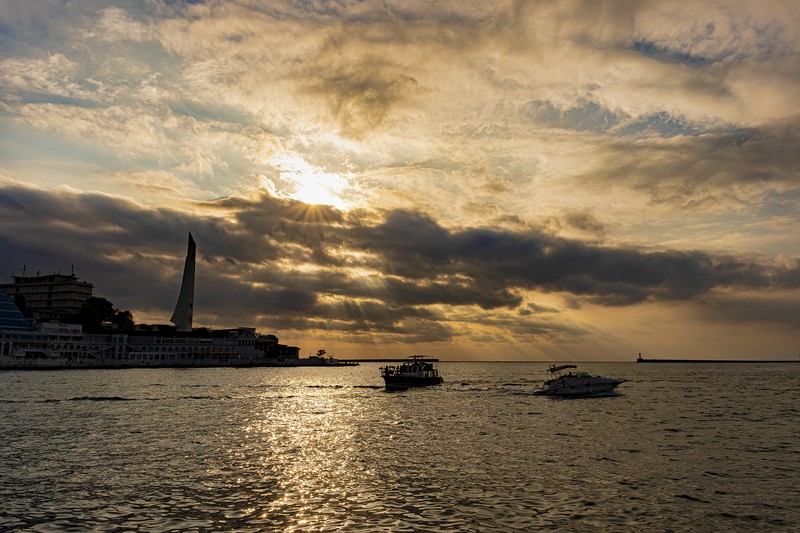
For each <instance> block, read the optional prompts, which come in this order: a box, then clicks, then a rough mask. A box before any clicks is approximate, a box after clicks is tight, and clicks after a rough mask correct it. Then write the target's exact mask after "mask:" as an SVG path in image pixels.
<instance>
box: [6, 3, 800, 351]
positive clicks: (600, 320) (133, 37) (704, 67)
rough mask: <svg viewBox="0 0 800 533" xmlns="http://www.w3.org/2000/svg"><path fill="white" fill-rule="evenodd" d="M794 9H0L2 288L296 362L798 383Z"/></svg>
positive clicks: (798, 50)
mask: <svg viewBox="0 0 800 533" xmlns="http://www.w3.org/2000/svg"><path fill="white" fill-rule="evenodd" d="M798 28H800V3H798V2H795V1H793V0H783V1H775V0H762V1H760V2H750V1H743V0H730V1H727V0H726V1H720V0H709V1H706V2H685V1H677V2H672V1H667V0H657V1H634V0H620V1H615V2H595V1H580V0H573V1H512V2H468V1H454V2H446V1H442V2H439V1H430V0H427V1H414V0H411V1H408V0H403V1H380V2H377V1H376V2H372V1H348V0H342V1H331V2H326V1H311V0H308V1H296V2H281V1H279V0H275V1H255V0H237V1H208V2H202V1H197V2H188V1H186V2H182V1H167V0H160V1H159V0H145V1H119V2H114V1H107V2H99V1H92V0H81V1H56V0H37V1H35V2H30V1H29V0H4V1H3V2H2V3H0V276H1V277H0V282H3V283H9V282H10V281H11V276H12V274H13V275H21V274H22V271H23V268H25V269H26V273H27V274H28V275H33V274H35V273H36V272H40V273H41V274H50V273H55V272H60V273H69V272H72V271H73V269H74V273H75V274H76V275H77V276H78V277H79V278H80V279H82V280H85V281H89V282H91V283H93V284H94V294H95V296H99V297H103V298H106V299H108V300H110V301H111V302H112V303H113V304H114V305H115V307H117V308H119V309H121V310H130V311H131V312H132V313H133V317H134V320H135V321H136V322H137V323H162V324H163V323H168V322H169V317H170V316H171V314H172V311H173V310H174V306H175V303H176V301H177V297H178V292H179V289H180V281H181V274H182V268H183V262H184V258H185V255H186V244H187V239H188V234H189V232H191V233H192V235H193V237H194V239H195V241H196V243H197V254H198V255H197V257H198V261H197V280H196V283H195V306H194V310H195V311H194V325H195V326H196V327H197V326H205V327H212V328H225V327H237V326H248V327H257V328H258V329H259V331H261V332H262V333H273V334H275V335H277V336H278V337H279V338H280V341H281V342H282V343H287V344H292V345H296V346H300V347H301V355H302V356H306V355H309V354H313V353H316V351H317V350H318V349H325V350H326V351H327V352H328V353H332V354H334V355H335V356H336V357H339V358H359V357H405V356H407V355H411V354H427V355H433V356H437V357H440V358H441V359H443V360H448V359H449V360H470V359H482V360H542V361H566V360H570V361H580V360H605V361H614V360H617V361H632V360H633V359H634V358H635V357H636V355H637V354H638V353H640V352H641V353H643V354H644V355H645V356H650V357H681V358H725V357H728V358H754V359H757V358H765V359H777V358H780V359H782V358H787V359H796V358H797V357H798V353H800V312H799V311H800V309H799V307H800V305H799V304H800V99H798V97H797V95H798V89H797V88H798V86H800V31H798Z"/></svg>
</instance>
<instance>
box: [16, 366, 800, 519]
mask: <svg viewBox="0 0 800 533" xmlns="http://www.w3.org/2000/svg"><path fill="white" fill-rule="evenodd" d="M378 366H379V365H377V364H371V363H370V364H363V365H361V366H359V367H341V368H262V369H238V370H237V369H191V370H108V371H104V370H81V371H57V372H0V530H13V531H16V530H19V531H115V530H124V531H136V530H138V531H188V530H195V531H215V530H235V531H381V530H383V531H513V530H522V531H530V530H536V529H557V530H585V531H595V530H598V529H599V530H608V531H625V530H639V531H690V530H695V531H723V530H727V531H731V530H734V531H744V530H752V529H756V530H776V531H784V530H787V531H788V530H798V529H800V503H798V502H800V445H798V437H800V431H799V430H798V428H800V404H798V400H799V399H800V392H799V391H800V365H797V364H795V365H792V364H786V365H780V364H763V365H755V364H753V365H751V364H736V365H727V364H716V365H705V364H695V365H682V364H664V365H642V364H634V363H630V364H585V365H581V369H585V370H589V371H592V372H596V373H600V374H604V375H610V376H617V377H623V378H626V379H628V380H629V381H628V382H627V383H625V384H623V385H622V386H621V387H620V388H619V391H620V394H618V395H616V396H612V397H605V398H592V399H582V400H559V399H552V398H545V397H539V396H533V395H531V394H530V391H531V390H532V389H533V388H534V387H535V386H536V385H537V384H538V382H539V381H540V378H541V377H543V376H542V374H543V373H544V369H545V368H546V365H545V364H543V363H441V364H440V365H439V367H440V371H441V372H442V374H443V375H444V377H445V380H446V381H445V384H444V385H443V386H440V387H435V388H429V389H418V390H409V391H405V392H399V393H387V392H385V391H384V390H383V389H382V387H381V381H380V378H379V374H378Z"/></svg>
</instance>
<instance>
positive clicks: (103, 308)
mask: <svg viewBox="0 0 800 533" xmlns="http://www.w3.org/2000/svg"><path fill="white" fill-rule="evenodd" d="M78 318H79V320H80V323H81V324H82V325H83V330H84V331H85V332H87V333H99V332H101V331H103V330H104V329H105V328H104V327H103V323H104V322H106V323H111V324H113V325H114V326H115V327H116V328H115V329H121V330H127V329H132V328H133V324H134V322H133V315H132V314H131V312H130V311H120V310H118V309H116V308H115V307H114V304H112V303H111V302H109V301H108V300H106V299H105V298H98V297H96V296H91V297H89V298H87V299H86V301H85V302H83V305H82V306H81V312H80V314H79V315H78Z"/></svg>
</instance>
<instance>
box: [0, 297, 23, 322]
mask: <svg viewBox="0 0 800 533" xmlns="http://www.w3.org/2000/svg"><path fill="white" fill-rule="evenodd" d="M3 329H8V330H26V329H29V326H28V320H27V319H26V318H25V315H23V314H22V311H20V310H19V307H17V304H15V303H14V300H12V299H11V296H10V295H9V294H8V293H7V292H5V291H0V330H3Z"/></svg>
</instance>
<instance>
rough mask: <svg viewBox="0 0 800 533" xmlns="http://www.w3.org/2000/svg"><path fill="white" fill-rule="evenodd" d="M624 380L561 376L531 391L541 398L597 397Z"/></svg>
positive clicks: (608, 391)
mask: <svg viewBox="0 0 800 533" xmlns="http://www.w3.org/2000/svg"><path fill="white" fill-rule="evenodd" d="M624 382H625V380H624V379H617V378H604V377H599V376H591V377H583V376H570V375H568V376H563V377H561V378H557V379H552V380H550V381H547V382H546V383H545V384H544V386H543V387H542V388H539V389H536V390H535V391H533V393H534V394H538V395H541V396H562V397H581V396H584V397H585V396H599V395H603V394H608V393H610V392H612V391H613V390H614V389H615V388H616V387H617V385H619V384H620V383H624Z"/></svg>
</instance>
